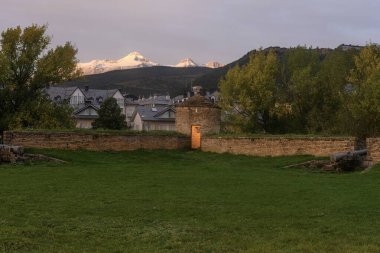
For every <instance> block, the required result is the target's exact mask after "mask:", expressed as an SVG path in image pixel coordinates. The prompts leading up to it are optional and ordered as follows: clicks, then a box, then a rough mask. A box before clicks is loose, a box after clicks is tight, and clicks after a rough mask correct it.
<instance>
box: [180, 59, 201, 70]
mask: <svg viewBox="0 0 380 253" xmlns="http://www.w3.org/2000/svg"><path fill="white" fill-rule="evenodd" d="M175 66H176V67H177V68H189V67H199V65H198V64H196V63H195V62H194V61H193V60H192V59H190V58H186V59H183V60H181V61H180V62H179V63H178V64H177V65H175Z"/></svg>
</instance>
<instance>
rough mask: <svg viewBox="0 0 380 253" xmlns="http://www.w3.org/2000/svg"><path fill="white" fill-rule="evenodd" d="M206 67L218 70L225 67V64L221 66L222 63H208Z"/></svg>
mask: <svg viewBox="0 0 380 253" xmlns="http://www.w3.org/2000/svg"><path fill="white" fill-rule="evenodd" d="M205 67H207V68H212V69H217V68H221V67H224V64H221V63H219V62H216V61H209V62H208V63H206V64H205Z"/></svg>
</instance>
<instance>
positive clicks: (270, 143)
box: [201, 137, 380, 156]
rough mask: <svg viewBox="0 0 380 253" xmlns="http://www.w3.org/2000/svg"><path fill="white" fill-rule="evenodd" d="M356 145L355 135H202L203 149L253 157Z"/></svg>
mask: <svg viewBox="0 0 380 253" xmlns="http://www.w3.org/2000/svg"><path fill="white" fill-rule="evenodd" d="M379 143H380V142H379ZM355 145H356V139H355V138H330V137H305V138H301V137H294V138H291V137H258V138H248V137H243V138H227V137H225V138H223V137H203V138H202V142H201V150H202V151H208V152H215V153H232V154H243V155H253V156H289V155H314V156H329V155H330V154H332V153H336V152H344V151H353V150H355ZM379 154H380V153H379Z"/></svg>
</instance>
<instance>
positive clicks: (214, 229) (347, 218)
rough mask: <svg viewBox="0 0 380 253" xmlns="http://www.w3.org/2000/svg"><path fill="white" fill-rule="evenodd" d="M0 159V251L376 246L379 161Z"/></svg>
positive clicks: (93, 155)
mask: <svg viewBox="0 0 380 253" xmlns="http://www.w3.org/2000/svg"><path fill="white" fill-rule="evenodd" d="M40 152H42V153H44V154H48V155H52V156H54V157H58V158H61V159H64V160H66V161H68V163H67V164H52V163H39V164H34V165H28V166H26V165H18V166H11V165H6V166H5V165H2V166H0V252H302V253H304V252H345V253H346V252H361V253H363V252H380V169H379V168H374V169H372V170H371V171H370V172H369V173H366V174H360V173H350V174H325V173H317V172H311V171H305V170H301V169H283V168H281V167H282V166H284V165H288V164H293V163H297V162H301V161H305V160H307V159H309V157H282V158H255V157H246V156H233V155H218V154H210V153H201V152H192V151H134V152H118V153H112V152H87V151H78V152H73V151H58V150H47V151H40Z"/></svg>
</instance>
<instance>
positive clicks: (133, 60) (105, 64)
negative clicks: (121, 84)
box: [78, 52, 224, 75]
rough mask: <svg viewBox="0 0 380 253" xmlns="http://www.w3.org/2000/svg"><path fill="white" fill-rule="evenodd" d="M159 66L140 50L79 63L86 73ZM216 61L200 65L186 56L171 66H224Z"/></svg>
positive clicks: (79, 66)
mask: <svg viewBox="0 0 380 253" xmlns="http://www.w3.org/2000/svg"><path fill="white" fill-rule="evenodd" d="M152 66H159V64H157V63H155V62H152V61H150V60H149V59H147V58H145V57H144V56H143V55H142V54H140V53H139V52H132V53H130V54H128V55H127V56H125V57H123V58H121V59H119V60H92V61H90V62H84V63H78V68H80V69H82V71H83V74H84V75H92V74H100V73H104V72H108V71H112V70H121V69H132V68H143V67H152ZM223 66H224V65H223V64H220V63H218V62H215V61H210V62H208V63H206V64H203V65H198V64H197V63H195V62H194V61H193V60H192V59H190V58H186V59H183V60H181V61H180V62H179V63H178V64H177V65H175V66H171V67H177V68H188V67H207V68H220V67H223Z"/></svg>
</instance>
